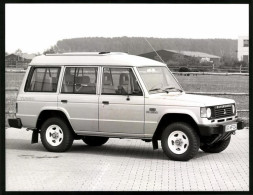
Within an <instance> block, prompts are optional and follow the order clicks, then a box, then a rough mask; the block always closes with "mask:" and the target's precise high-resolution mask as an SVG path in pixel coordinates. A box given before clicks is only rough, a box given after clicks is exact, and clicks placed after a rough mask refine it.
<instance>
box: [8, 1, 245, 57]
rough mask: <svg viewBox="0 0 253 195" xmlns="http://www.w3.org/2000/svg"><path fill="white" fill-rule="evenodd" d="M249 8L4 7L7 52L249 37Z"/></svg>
mask: <svg viewBox="0 0 253 195" xmlns="http://www.w3.org/2000/svg"><path fill="white" fill-rule="evenodd" d="M248 9H249V8H248V5H247V4H202V5H200V4H181V5H180V4H155V5H154V4H153V5H150V4H120V5H119V4H6V5H5V51H6V52H8V53H13V52H15V51H16V50H17V49H21V50H22V52H24V53H38V52H40V53H43V51H45V50H46V49H48V48H50V47H51V46H53V45H55V44H56V43H57V41H58V40H62V39H69V38H78V37H121V36H128V37H158V38H192V39H206V38H225V39H237V38H238V36H248V31H249V12H248Z"/></svg>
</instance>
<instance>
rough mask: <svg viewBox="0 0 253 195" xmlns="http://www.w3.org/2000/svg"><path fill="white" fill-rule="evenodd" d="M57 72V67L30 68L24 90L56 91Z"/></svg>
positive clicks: (58, 72)
mask: <svg viewBox="0 0 253 195" xmlns="http://www.w3.org/2000/svg"><path fill="white" fill-rule="evenodd" d="M59 74H60V68H58V67H39V68H37V67H33V68H31V70H30V73H29V75H28V79H27V82H26V86H25V92H56V90H57V84H58V80H59Z"/></svg>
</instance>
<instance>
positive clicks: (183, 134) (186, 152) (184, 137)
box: [161, 122, 200, 161]
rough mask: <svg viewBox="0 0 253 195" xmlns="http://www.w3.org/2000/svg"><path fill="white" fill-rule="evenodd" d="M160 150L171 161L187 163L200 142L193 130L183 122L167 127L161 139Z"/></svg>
mask: <svg viewBox="0 0 253 195" xmlns="http://www.w3.org/2000/svg"><path fill="white" fill-rule="evenodd" d="M161 144H162V149H163V151H164V153H165V154H166V156H167V157H168V158H169V159H171V160H176V161H187V160H190V159H191V158H193V157H194V156H195V155H196V154H197V152H198V150H199V146H200V140H199V136H198V135H197V133H196V132H195V131H194V129H193V128H192V127H191V126H190V125H188V124H186V123H183V122H177V123H172V124H170V125H168V126H167V127H166V128H165V129H164V131H163V133H162V137H161Z"/></svg>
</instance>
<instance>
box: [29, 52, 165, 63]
mask: <svg viewBox="0 0 253 195" xmlns="http://www.w3.org/2000/svg"><path fill="white" fill-rule="evenodd" d="M30 65H117V66H166V65H165V64H163V63H161V62H158V61H155V60H151V59H148V58H144V57H140V56H135V55H129V54H126V53H120V52H101V53H98V52H79V53H63V54H47V55H41V56H37V57H35V58H33V60H32V61H31V63H30Z"/></svg>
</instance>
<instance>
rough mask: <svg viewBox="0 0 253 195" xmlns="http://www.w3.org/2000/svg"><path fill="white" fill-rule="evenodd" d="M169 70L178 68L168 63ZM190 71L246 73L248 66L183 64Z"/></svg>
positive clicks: (177, 69) (176, 70)
mask: <svg viewBox="0 0 253 195" xmlns="http://www.w3.org/2000/svg"><path fill="white" fill-rule="evenodd" d="M168 67H169V68H170V70H172V71H175V72H178V71H179V69H180V68H182V67H178V66H175V65H168ZM185 68H188V69H189V70H191V71H192V72H225V73H226V72H235V73H248V72H249V66H242V65H240V66H237V67H232V68H231V67H217V66H215V65H204V66H185Z"/></svg>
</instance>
